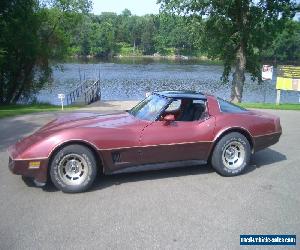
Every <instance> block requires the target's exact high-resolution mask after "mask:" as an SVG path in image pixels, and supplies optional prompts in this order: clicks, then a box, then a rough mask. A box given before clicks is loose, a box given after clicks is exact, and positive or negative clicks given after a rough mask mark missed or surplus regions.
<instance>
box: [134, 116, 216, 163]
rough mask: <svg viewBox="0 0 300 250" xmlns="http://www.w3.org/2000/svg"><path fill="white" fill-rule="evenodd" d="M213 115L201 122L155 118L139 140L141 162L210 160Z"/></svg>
mask: <svg viewBox="0 0 300 250" xmlns="http://www.w3.org/2000/svg"><path fill="white" fill-rule="evenodd" d="M214 126H215V119H214V117H207V118H205V119H203V120H198V121H174V122H171V123H169V124H168V123H166V122H165V121H154V122H152V123H151V124H150V125H148V126H147V127H145V128H144V129H143V131H142V134H141V139H140V145H141V147H140V155H141V162H142V163H143V164H146V163H161V162H170V161H182V160H204V161H206V160H207V157H208V154H209V152H210V147H211V145H212V140H213V131H214Z"/></svg>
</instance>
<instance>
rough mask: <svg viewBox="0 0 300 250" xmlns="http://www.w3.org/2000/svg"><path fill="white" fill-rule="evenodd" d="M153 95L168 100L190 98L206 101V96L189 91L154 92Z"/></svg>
mask: <svg viewBox="0 0 300 250" xmlns="http://www.w3.org/2000/svg"><path fill="white" fill-rule="evenodd" d="M154 94H157V95H162V96H165V97H169V98H190V99H205V100H206V96H205V95H204V94H203V93H201V92H196V91H190V90H170V91H156V92H154Z"/></svg>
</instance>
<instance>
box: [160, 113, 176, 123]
mask: <svg viewBox="0 0 300 250" xmlns="http://www.w3.org/2000/svg"><path fill="white" fill-rule="evenodd" d="M163 120H164V121H165V125H169V124H170V123H171V122H174V121H175V116H174V115H171V114H170V115H166V116H165V117H164V119H163Z"/></svg>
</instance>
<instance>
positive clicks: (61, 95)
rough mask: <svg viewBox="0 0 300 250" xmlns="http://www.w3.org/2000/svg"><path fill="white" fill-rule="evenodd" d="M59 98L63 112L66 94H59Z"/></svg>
mask: <svg viewBox="0 0 300 250" xmlns="http://www.w3.org/2000/svg"><path fill="white" fill-rule="evenodd" d="M57 97H58V99H60V102H61V110H64V99H65V94H58V95H57Z"/></svg>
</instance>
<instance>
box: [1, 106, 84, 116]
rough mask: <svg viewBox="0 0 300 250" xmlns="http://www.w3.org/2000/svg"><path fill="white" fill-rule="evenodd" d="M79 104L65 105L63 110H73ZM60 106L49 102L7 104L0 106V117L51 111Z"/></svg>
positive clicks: (57, 109) (59, 108)
mask: <svg viewBox="0 0 300 250" xmlns="http://www.w3.org/2000/svg"><path fill="white" fill-rule="evenodd" d="M79 107H80V106H67V107H65V108H64V109H65V110H74V109H77V108H79ZM60 110H61V106H56V105H51V104H28V105H19V104H16V105H7V106H0V119H1V118H4V117H10V116H16V115H25V114H31V113H36V112H51V111H60Z"/></svg>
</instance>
